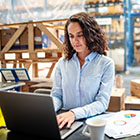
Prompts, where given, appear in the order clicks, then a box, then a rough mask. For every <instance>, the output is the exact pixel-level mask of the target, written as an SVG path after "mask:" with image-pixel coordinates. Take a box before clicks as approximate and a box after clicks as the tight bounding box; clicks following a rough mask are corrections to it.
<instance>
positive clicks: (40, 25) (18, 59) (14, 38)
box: [0, 20, 66, 77]
mask: <svg viewBox="0 0 140 140" xmlns="http://www.w3.org/2000/svg"><path fill="white" fill-rule="evenodd" d="M60 22H61V23H62V24H61V25H58V23H60ZM65 22H66V20H50V21H42V22H33V21H31V22H27V23H19V24H9V25H0V35H1V34H2V32H4V29H3V28H8V30H7V31H13V29H14V31H13V32H12V33H11V32H8V33H7V34H6V35H5V36H4V35H3V36H2V38H1V39H0V61H1V67H2V68H6V67H7V64H13V67H14V68H16V67H17V66H18V65H19V67H23V66H24V67H26V68H27V70H28V69H29V68H30V66H31V65H32V68H33V69H32V76H33V77H38V63H39V62H42V63H47V62H51V63H52V66H51V68H50V71H49V73H48V75H47V76H46V77H50V76H51V72H52V70H53V68H54V65H55V63H56V62H57V61H58V59H59V58H60V57H62V53H63V52H62V50H63V44H62V42H61V41H60V40H59V31H61V30H63V29H64V24H65ZM50 28H51V29H53V30H55V32H51V31H50ZM36 30H37V32H38V33H37V34H39V37H40V38H41V35H42V33H44V34H45V35H46V36H47V37H48V38H49V39H50V40H51V42H52V44H53V46H52V45H51V47H50V48H45V49H44V48H43V47H41V48H36V47H35V46H37V45H40V46H42V41H41V40H39V41H40V42H39V41H38V40H37V41H38V42H37V41H36V40H35V39H36V38H37V37H38V36H37V37H36ZM10 33H11V35H10ZM8 35H9V36H10V38H9V40H6V37H7V36H8ZM9 36H8V37H9ZM23 37H24V38H23ZM21 40H23V42H24V43H25V44H24V43H23V42H22V41H21ZM4 41H5V42H4ZM3 42H4V43H5V44H4V46H3ZM21 42H22V43H23V44H20V43H21ZM17 43H19V44H18V48H17V49H15V48H14V49H13V47H17V46H16V45H17ZM25 46H26V47H25ZM54 46H55V47H54ZM39 52H44V53H45V57H44V58H42V57H41V58H39V57H38V56H37V54H38V53H39ZM13 53H14V54H15V58H14V59H8V60H7V59H6V57H5V55H6V54H13ZM23 53H29V58H23V57H22V54H23Z"/></svg>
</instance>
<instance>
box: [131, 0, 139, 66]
mask: <svg viewBox="0 0 140 140" xmlns="http://www.w3.org/2000/svg"><path fill="white" fill-rule="evenodd" d="M132 6H133V5H132V0H128V40H129V41H128V65H129V66H131V65H139V63H140V45H139V44H140V33H138V31H139V30H140V24H139V21H138V22H137V20H140V9H139V10H137V11H133V8H132Z"/></svg>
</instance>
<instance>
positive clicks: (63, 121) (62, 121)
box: [57, 111, 75, 129]
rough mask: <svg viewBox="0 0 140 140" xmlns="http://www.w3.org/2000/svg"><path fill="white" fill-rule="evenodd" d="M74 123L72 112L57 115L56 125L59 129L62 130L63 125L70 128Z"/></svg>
mask: <svg viewBox="0 0 140 140" xmlns="http://www.w3.org/2000/svg"><path fill="white" fill-rule="evenodd" d="M74 121H75V114H74V113H73V112H72V111H68V112H65V113H62V114H59V115H57V123H58V126H59V129H62V128H63V127H64V125H67V126H66V127H67V128H70V127H71V125H72V123H73V122H74Z"/></svg>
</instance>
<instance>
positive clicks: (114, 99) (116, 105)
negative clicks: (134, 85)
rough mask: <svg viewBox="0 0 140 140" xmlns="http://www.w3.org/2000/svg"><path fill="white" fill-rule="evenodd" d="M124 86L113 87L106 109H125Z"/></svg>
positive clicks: (112, 110)
mask: <svg viewBox="0 0 140 140" xmlns="http://www.w3.org/2000/svg"><path fill="white" fill-rule="evenodd" d="M124 101H125V88H114V89H113V91H112V93H111V97H110V102H109V106H108V109H107V111H109V112H117V111H120V110H124V109H125V104H124Z"/></svg>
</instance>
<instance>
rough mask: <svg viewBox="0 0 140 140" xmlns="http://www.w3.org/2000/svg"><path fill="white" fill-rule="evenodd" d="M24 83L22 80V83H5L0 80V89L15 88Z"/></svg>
mask: <svg viewBox="0 0 140 140" xmlns="http://www.w3.org/2000/svg"><path fill="white" fill-rule="evenodd" d="M24 85H25V83H24V82H22V83H21V82H6V83H3V82H0V91H3V90H9V89H13V88H17V87H20V86H24Z"/></svg>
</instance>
